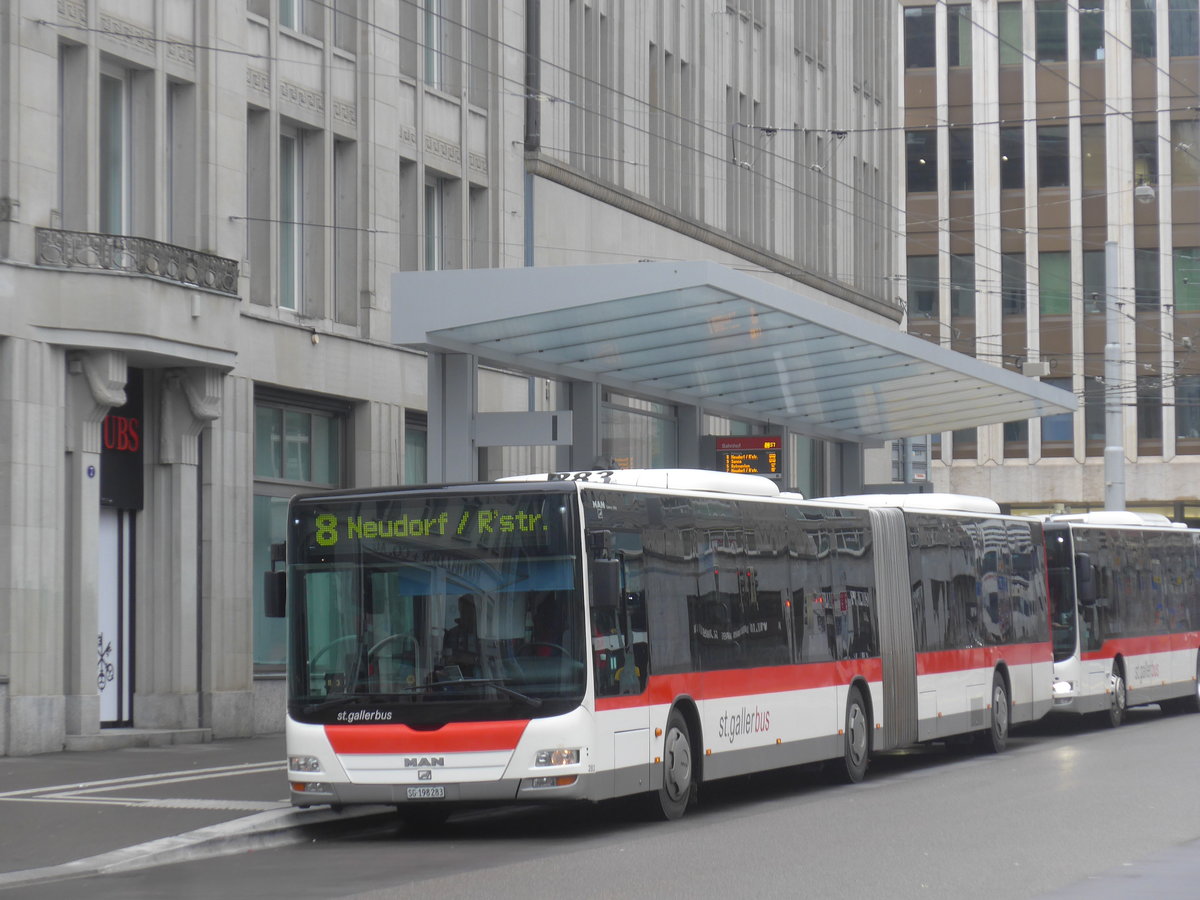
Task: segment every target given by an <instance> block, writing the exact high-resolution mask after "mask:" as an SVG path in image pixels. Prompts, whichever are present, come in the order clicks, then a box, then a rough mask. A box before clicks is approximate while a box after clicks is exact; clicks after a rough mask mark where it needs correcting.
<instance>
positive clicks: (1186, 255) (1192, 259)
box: [1174, 247, 1200, 312]
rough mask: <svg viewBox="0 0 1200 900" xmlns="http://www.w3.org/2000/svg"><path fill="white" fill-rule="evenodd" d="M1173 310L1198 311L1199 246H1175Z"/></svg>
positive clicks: (1199, 279) (1199, 283)
mask: <svg viewBox="0 0 1200 900" xmlns="http://www.w3.org/2000/svg"><path fill="white" fill-rule="evenodd" d="M1174 262H1175V273H1174V274H1175V278H1174V282H1175V311H1176V312H1198V311H1200V248H1196V247H1176V248H1175V254H1174Z"/></svg>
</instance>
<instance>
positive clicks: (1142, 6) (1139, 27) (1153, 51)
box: [1129, 0, 1158, 59]
mask: <svg viewBox="0 0 1200 900" xmlns="http://www.w3.org/2000/svg"><path fill="white" fill-rule="evenodd" d="M1154 4H1155V0H1129V14H1130V17H1131V18H1130V23H1129V28H1130V39H1129V43H1130V45H1131V46H1132V47H1133V55H1134V57H1136V58H1142V59H1153V58H1154V57H1155V56H1156V55H1157V54H1158V42H1157V39H1156V38H1157V35H1156V34H1155V25H1154Z"/></svg>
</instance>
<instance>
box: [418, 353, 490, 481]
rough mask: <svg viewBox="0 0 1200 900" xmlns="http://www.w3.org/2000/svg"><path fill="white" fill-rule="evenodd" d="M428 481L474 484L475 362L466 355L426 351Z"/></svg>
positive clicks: (476, 474) (476, 464)
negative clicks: (427, 379) (427, 372)
mask: <svg viewBox="0 0 1200 900" xmlns="http://www.w3.org/2000/svg"><path fill="white" fill-rule="evenodd" d="M428 367H429V432H428V434H429V480H430V482H441V481H475V480H476V479H478V477H479V453H478V452H477V450H476V447H475V412H476V410H477V408H478V402H477V389H476V379H477V378H478V369H479V365H478V361H477V359H476V358H475V357H474V356H471V355H470V354H467V353H443V352H441V351H438V350H430V351H429V359H428Z"/></svg>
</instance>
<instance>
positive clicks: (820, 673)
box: [596, 657, 883, 711]
mask: <svg viewBox="0 0 1200 900" xmlns="http://www.w3.org/2000/svg"><path fill="white" fill-rule="evenodd" d="M858 676H862V677H863V678H866V680H867V681H880V680H882V678H883V661H882V660H880V659H879V658H878V657H876V658H875V659H854V660H845V661H843V662H830V663H810V664H808V665H802V666H763V667H760V668H754V669H722V670H720V671H716V672H692V673H688V674H684V675H651V676H650V684H649V685H648V686H647V689H646V691H645V693H642V694H627V695H623V696H620V697H597V698H596V709H597V711H604V710H608V709H631V708H634V707H638V706H658V705H664V704H668V703H672V702H674V700H675V698H676V697H678V696H680V695H684V694H686V695H688V696H690V697H692V698H694V699H696V700H717V699H722V698H725V697H740V696H745V695H749V694H777V693H781V692H783V691H802V690H811V689H813V688H827V687H836V686H838V685H844V684H849V683H850V682H851V681H852V680H853V679H854V678H856V677H858Z"/></svg>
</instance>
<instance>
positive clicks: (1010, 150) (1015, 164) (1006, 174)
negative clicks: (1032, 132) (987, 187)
mask: <svg viewBox="0 0 1200 900" xmlns="http://www.w3.org/2000/svg"><path fill="white" fill-rule="evenodd" d="M1000 187H1001V188H1003V189H1004V190H1020V189H1022V188H1024V187H1025V129H1024V128H1022V127H1020V126H1016V127H1011V126H1010V127H1008V128H1001V129H1000Z"/></svg>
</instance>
